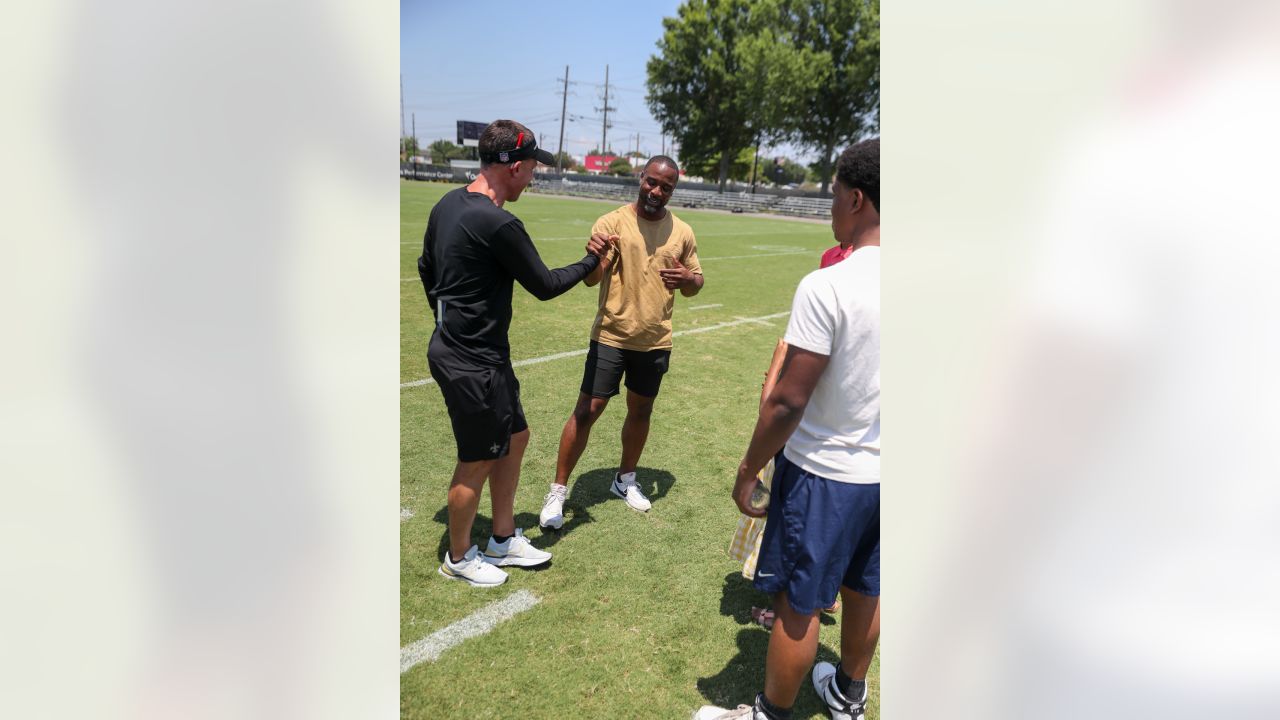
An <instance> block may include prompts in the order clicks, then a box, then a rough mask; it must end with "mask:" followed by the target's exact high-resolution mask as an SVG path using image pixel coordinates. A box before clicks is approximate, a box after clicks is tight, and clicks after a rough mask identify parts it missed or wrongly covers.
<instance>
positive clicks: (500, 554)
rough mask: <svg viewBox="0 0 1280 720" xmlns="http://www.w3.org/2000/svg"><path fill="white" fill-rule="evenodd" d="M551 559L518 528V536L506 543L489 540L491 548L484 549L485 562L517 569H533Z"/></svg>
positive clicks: (547, 553)
mask: <svg viewBox="0 0 1280 720" xmlns="http://www.w3.org/2000/svg"><path fill="white" fill-rule="evenodd" d="M550 559H551V553H549V552H546V551H545V550H539V549H538V548H536V547H534V546H533V544H532V543H530V542H529V541H528V540H526V539H525V537H524V531H523V530H521V529H519V528H516V534H515V535H512V536H511V537H509V538H507V541H506V542H504V543H499V542H496V541H494V539H493V538H492V537H491V538H489V546H488V547H486V548H485V549H484V561H485V562H487V563H490V564H492V565H515V566H517V567H533V566H535V565H541V564H543V563H545V562H547V561H548V560H550Z"/></svg>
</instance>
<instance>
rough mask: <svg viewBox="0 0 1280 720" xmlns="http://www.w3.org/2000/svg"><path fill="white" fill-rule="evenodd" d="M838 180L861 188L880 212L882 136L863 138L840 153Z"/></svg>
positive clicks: (837, 170)
mask: <svg viewBox="0 0 1280 720" xmlns="http://www.w3.org/2000/svg"><path fill="white" fill-rule="evenodd" d="M836 181H837V182H839V183H840V184H841V185H844V186H845V187H847V188H849V189H850V190H861V191H862V192H863V193H864V194H866V196H867V199H868V200H870V201H871V205H872V207H874V208H875V209H876V212H880V138H878V137H875V138H871V139H870V140H863V141H862V142H860V143H855V144H853V145H850V146H849V147H848V148H846V149H845V151H844V152H842V153H840V160H839V161H838V162H837V163H836Z"/></svg>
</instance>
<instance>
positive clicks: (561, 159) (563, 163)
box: [556, 150, 576, 171]
mask: <svg viewBox="0 0 1280 720" xmlns="http://www.w3.org/2000/svg"><path fill="white" fill-rule="evenodd" d="M575 164H576V163H574V162H573V156H572V155H570V154H569V153H567V152H565V151H563V150H561V151H560V152H558V153H556V167H557V168H560V169H563V170H565V171H568V170H569V169H570V168H572V167H573V166H574V165H575Z"/></svg>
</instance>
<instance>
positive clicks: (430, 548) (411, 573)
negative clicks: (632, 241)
mask: <svg viewBox="0 0 1280 720" xmlns="http://www.w3.org/2000/svg"><path fill="white" fill-rule="evenodd" d="M454 187H457V186H455V185H445V184H436V183H416V182H402V183H401V195H400V198H401V200H400V219H401V225H400V241H401V246H400V258H401V263H400V264H401V273H400V274H401V304H400V307H401V314H400V328H401V335H400V348H401V352H400V356H401V370H400V372H401V383H410V382H413V381H416V380H420V379H423V378H427V377H430V373H429V372H428V370H427V363H426V349H427V342H428V339H429V338H430V332H431V325H432V320H431V313H430V311H429V309H428V308H427V302H426V297H425V295H424V293H423V291H422V285H421V284H420V283H419V281H418V278H417V269H416V268H417V258H418V255H419V254H421V250H422V235H423V231H424V229H425V227H426V220H427V215H428V214H429V212H430V210H431V207H432V206H433V204H434V203H435V202H436V201H437V200H438V199H439V198H440V197H441V196H442V195H443V194H444V193H445V192H448V191H449V190H451V189H453V188H454ZM617 205H618V203H614V202H602V201H590V200H576V199H560V198H554V197H547V196H539V195H533V194H529V193H526V194H525V195H524V196H523V197H522V198H521V199H520V201H519V202H517V203H508V204H507V205H506V206H505V207H506V209H508V210H510V211H511V212H512V213H514V214H515V215H516V216H518V217H520V218H521V220H523V222H524V224H525V227H526V228H527V229H528V230H529V233H530V235H531V236H532V237H533V239H534V243H535V244H536V245H537V247H538V251H539V252H540V253H541V255H542V258H543V260H544V261H545V262H546V263H547V265H548V266H550V267H559V266H562V265H565V264H567V263H569V262H573V261H575V260H577V259H579V258H581V257H582V255H583V254H584V252H583V246H584V245H585V244H586V238H587V235H588V233H589V231H590V228H591V225H592V223H593V222H594V221H595V219H596V218H597V217H599V216H600V215H602V214H604V213H605V212H608V211H609V210H612V209H613V208H614V207H616V206H617ZM671 209H672V210H673V211H674V212H675V213H676V214H677V215H678V216H680V217H681V218H682V219H684V220H685V221H687V222H688V223H689V224H690V225H691V226H692V227H693V230H694V232H695V234H696V235H697V241H698V255H699V257H700V258H701V260H702V264H703V270H704V273H705V276H706V287H705V288H704V289H703V291H702V292H701V293H700V294H698V295H697V296H695V297H693V298H685V297H682V296H679V295H677V298H676V308H675V316H674V321H673V325H674V329H675V331H676V332H677V333H679V332H680V331H684V330H691V329H696V328H705V327H710V326H716V325H720V324H722V323H728V322H733V321H735V320H738V319H743V318H760V317H763V316H768V315H774V314H777V313H782V312H786V311H788V310H789V309H790V306H791V297H792V294H793V293H794V291H795V287H796V284H797V283H798V282H799V280H800V278H802V277H803V276H804V275H805V274H806V273H808V272H809V271H811V270H813V269H815V268H817V266H818V258H819V256H820V254H821V252H822V251H823V250H824V249H826V248H828V247H830V246H831V245H832V244H834V241H833V240H832V239H831V229H830V228H829V227H828V226H827V225H826V224H818V223H806V222H797V221H791V220H782V219H776V220H775V219H769V218H758V217H746V216H739V215H728V214H718V213H709V212H698V211H684V210H682V209H681V208H678V207H673V208H671ZM744 256H745V257H744ZM596 299H597V290H596V289H595V288H587V287H585V286H581V285H580V286H578V287H577V288H575V289H573V290H570V291H569V292H568V293H566V294H565V295H563V296H561V297H559V298H556V299H555V300H551V301H549V302H539V301H538V300H536V299H535V298H533V297H532V296H531V295H529V294H528V293H527V292H525V291H524V290H523V289H522V288H520V287H519V285H517V286H516V289H515V299H514V320H513V322H512V325H511V352H512V359H513V360H514V361H517V362H518V361H520V360H525V359H531V358H538V357H543V356H547V355H553V354H556V353H561V352H566V351H572V350H580V349H585V348H586V346H587V342H588V331H589V328H590V325H591V322H592V320H593V318H594V316H595V308H596ZM703 306H715V307H703ZM785 329H786V317H780V318H775V319H770V320H761V321H752V322H740V323H738V324H735V325H732V326H726V327H722V328H716V329H711V330H708V331H706V332H698V333H693V334H687V335H684V336H681V337H676V338H675V341H674V342H675V347H674V349H673V351H672V357H671V369H670V372H669V373H668V374H667V376H666V377H665V379H664V380H663V385H662V392H661V395H660V396H659V398H658V401H657V404H656V406H655V411H654V415H653V422H652V427H651V430H650V434H649V441H648V444H647V445H646V447H645V451H644V456H643V457H642V459H641V462H640V469H639V473H638V480H639V482H640V486H641V488H642V489H643V490H644V491H645V493H646V494H647V495H648V496H649V498H650V499H651V500H652V501H653V509H652V510H651V511H650V512H649V513H647V514H641V513H637V512H635V511H632V510H630V509H629V508H627V507H626V505H625V504H624V503H623V502H622V501H621V500H618V499H617V498H615V497H614V496H613V495H612V494H610V493H609V490H608V480H609V478H611V477H612V474H613V472H614V470H615V469H616V466H617V463H618V456H619V453H620V441H619V432H620V430H621V425H622V417H623V415H624V414H625V409H626V408H625V399H624V397H622V396H619V397H618V398H615V399H614V401H613V402H612V403H611V404H610V406H609V407H608V409H607V410H606V411H605V414H604V416H603V417H602V418H601V419H600V421H599V422H597V424H596V426H595V428H594V429H593V431H592V437H591V442H590V444H589V445H588V446H587V450H586V452H585V453H584V454H583V457H582V460H581V461H580V462H579V464H578V467H577V470H576V471H575V475H574V477H573V479H572V481H571V484H570V490H569V499H568V502H567V503H566V505H565V515H566V523H565V527H564V529H563V530H562V531H561V532H560V533H558V534H557V533H552V532H550V531H547V532H545V533H544V531H542V530H541V529H539V528H538V511H539V510H540V509H541V507H542V496H543V495H544V494H545V493H546V491H547V485H548V483H550V482H551V479H552V477H553V475H554V470H555V460H556V447H557V442H558V440H559V437H560V430H561V428H562V427H563V426H564V422H565V420H566V418H567V417H568V415H569V412H570V410H571V409H572V407H573V404H574V401H575V400H576V398H577V395H578V386H579V383H580V382H581V379H582V367H583V361H584V357H583V356H581V355H579V356H574V357H569V358H565V359H559V360H551V361H548V362H543V363H539V364H535V365H530V366H527V367H517V368H516V375H517V376H518V377H519V378H520V383H521V401H522V403H523V405H524V409H525V414H526V416H527V417H528V420H529V426H530V429H531V432H532V438H531V440H530V443H529V448H528V451H527V452H526V454H525V458H524V464H523V467H522V470H521V483H520V489H519V492H518V494H517V496H516V507H515V510H516V524H517V527H522V528H525V533H526V535H527V536H528V537H529V538H530V539H531V540H532V541H533V543H534V545H536V546H538V547H540V548H543V549H546V550H549V551H551V552H552V553H554V555H555V557H554V559H553V560H552V562H551V564H550V565H549V566H548V567H546V568H542V569H536V570H522V569H519V568H509V569H508V570H509V571H510V575H511V578H510V580H508V581H507V583H506V584H504V585H502V586H500V587H498V588H492V589H478V588H472V587H470V586H468V585H467V584H465V583H461V582H450V581H447V580H445V579H444V578H442V577H440V576H439V575H438V574H437V573H436V568H437V567H438V566H439V564H440V559H441V556H442V553H443V552H444V548H445V547H446V545H447V534H446V525H445V495H446V492H447V488H448V484H449V478H450V475H451V473H452V470H453V465H454V460H455V449H454V445H453V438H452V434H451V432H450V427H449V418H448V415H447V414H446V412H445V407H444V402H443V400H442V398H441V396H440V390H439V388H438V387H436V386H435V385H433V384H428V385H420V386H413V387H402V389H401V390H400V399H401V400H400V413H401V416H400V417H401V445H400V469H401V505H402V507H403V508H405V509H407V510H409V511H411V512H412V513H413V514H414V515H413V517H411V518H409V519H408V520H405V521H403V522H402V524H401V533H400V558H401V574H400V641H401V645H402V646H405V645H408V644H410V643H412V642H414V641H416V640H419V639H421V638H423V637H425V636H427V635H429V634H431V633H432V632H434V631H436V630H439V629H441V628H443V627H445V626H447V625H449V624H450V623H453V622H456V621H458V620H460V619H462V618H464V617H466V616H468V615H470V614H471V613H473V612H475V611H477V610H479V609H481V608H482V607H484V606H486V605H489V604H491V603H493V602H495V601H497V600H500V599H502V598H504V597H507V596H509V595H511V594H512V593H515V592H517V591H519V590H522V589H527V590H529V591H531V592H532V593H533V594H534V595H536V596H537V597H538V598H539V599H540V602H539V603H538V604H537V605H536V606H534V607H533V608H532V609H530V610H528V611H526V612H523V613H521V614H519V615H516V616H515V617H514V618H512V619H510V620H508V621H506V622H504V623H502V624H499V625H498V626H497V627H496V628H494V629H493V630H492V632H490V633H488V634H487V635H483V636H480V637H476V638H472V639H469V640H466V641H465V642H463V643H461V644H460V645H458V646H456V647H453V648H452V649H450V650H448V651H446V652H445V653H444V654H443V655H442V656H441V657H440V658H439V660H437V661H436V662H429V663H423V664H420V665H418V666H416V667H414V668H412V669H410V670H409V671H408V672H406V673H404V674H403V675H402V676H401V684H400V687H401V699H400V707H401V715H402V716H403V717H405V718H509V717H521V718H533V719H536V718H578V717H611V718H687V717H689V715H690V714H691V713H692V711H693V710H695V709H696V708H697V707H699V706H701V705H704V704H708V703H713V704H719V705H724V706H727V707H733V706H734V705H736V704H738V703H740V702H749V701H750V699H751V698H752V697H753V696H754V693H755V692H756V691H757V690H759V689H760V688H761V687H762V686H763V680H764V655H765V649H766V646H767V643H768V633H767V631H765V630H764V629H763V628H760V627H757V626H755V625H753V624H752V623H751V621H750V616H749V610H750V608H751V606H752V605H757V606H763V605H767V604H768V600H767V598H766V597H765V596H763V595H762V594H760V593H758V592H757V591H755V589H754V588H752V587H751V585H750V583H749V582H748V581H746V580H744V579H743V578H742V576H741V574H740V571H741V569H742V568H741V564H740V563H737V562H734V561H733V560H731V559H729V557H728V555H727V549H728V545H729V540H730V537H731V536H732V534H733V531H734V528H735V527H736V526H737V522H738V517H739V515H738V512H737V509H736V507H735V506H734V504H733V501H732V500H731V499H730V498H729V491H730V487H731V485H732V482H733V477H734V472H735V470H736V468H737V463H738V461H739V460H740V459H741V457H742V453H743V451H744V450H745V449H746V445H747V441H748V440H749V438H750V434H751V429H752V427H754V424H755V418H756V409H757V406H758V402H759V393H760V382H761V379H762V376H763V373H764V371H765V368H766V367H767V365H768V363H769V357H770V354H771V353H772V351H773V346H774V343H775V341H776V340H777V339H778V338H779V337H780V336H781V335H782V333H783V331H784V330H785ZM489 522H490V516H489V499H488V495H487V493H486V495H485V497H484V498H483V499H482V501H481V504H480V514H479V517H478V518H477V519H476V523H475V528H474V530H473V534H472V536H473V538H474V539H475V541H476V542H479V543H480V544H481V545H482V548H483V543H484V541H485V540H486V539H487V538H488V534H489V530H490V525H489ZM838 648H839V626H838V625H837V624H836V622H835V621H834V620H833V619H831V618H829V617H824V618H823V627H822V635H821V648H820V649H819V658H821V659H827V660H830V661H831V662H835V661H836V660H837V659H838ZM869 680H870V684H871V686H872V690H871V694H872V698H873V699H872V703H871V707H870V712H869V713H868V717H870V718H873V719H878V717H879V708H878V699H879V658H878V657H877V660H876V662H875V663H874V664H873V665H872V669H871V675H870V678H869ZM794 717H796V718H818V717H826V715H825V713H823V712H822V710H821V708H820V706H819V703H818V700H817V698H816V696H815V695H814V693H813V691H812V688H811V687H808V686H806V687H805V688H804V689H802V690H801V693H800V697H799V699H798V700H797V702H796V706H795V715H794Z"/></svg>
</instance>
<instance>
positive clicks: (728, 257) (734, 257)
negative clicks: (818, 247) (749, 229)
mask: <svg viewBox="0 0 1280 720" xmlns="http://www.w3.org/2000/svg"><path fill="white" fill-rule="evenodd" d="M808 254H809V251H808V250H791V251H788V252H776V253H755V254H752V255H722V256H720V257H709V258H698V260H699V261H700V262H706V261H708V260H741V259H743V258H758V257H777V256H778V255H808Z"/></svg>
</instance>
